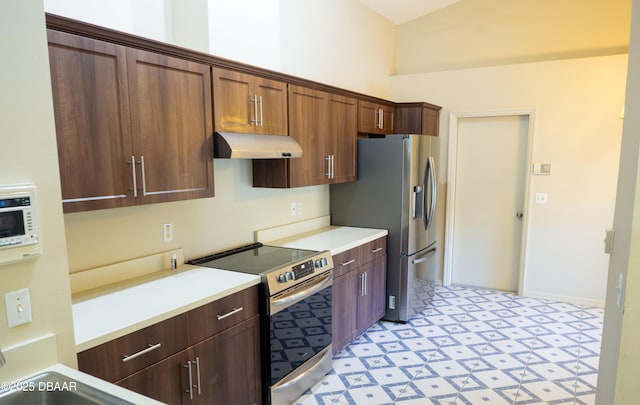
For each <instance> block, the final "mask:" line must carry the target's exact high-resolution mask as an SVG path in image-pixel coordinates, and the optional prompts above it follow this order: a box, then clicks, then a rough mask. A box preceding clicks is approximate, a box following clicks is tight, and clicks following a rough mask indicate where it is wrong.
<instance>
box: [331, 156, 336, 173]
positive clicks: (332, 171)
mask: <svg viewBox="0 0 640 405" xmlns="http://www.w3.org/2000/svg"><path fill="white" fill-rule="evenodd" d="M330 156H331V178H334V177H335V172H334V170H333V168H334V166H333V155H330Z"/></svg>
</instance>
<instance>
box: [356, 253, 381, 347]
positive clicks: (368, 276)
mask: <svg viewBox="0 0 640 405" xmlns="http://www.w3.org/2000/svg"><path fill="white" fill-rule="evenodd" d="M363 267H365V268H364V269H361V270H360V271H359V272H358V273H359V274H358V287H359V288H358V295H357V298H358V305H357V308H358V314H357V316H356V335H359V334H361V333H362V332H364V331H365V330H367V328H369V326H371V325H372V324H374V323H375V322H377V321H379V320H380V318H382V317H383V316H384V303H385V301H384V297H385V288H386V284H387V271H386V270H387V260H386V257H380V258H378V259H376V260H374V261H373V262H371V263H368V264H367V265H365V266H363Z"/></svg>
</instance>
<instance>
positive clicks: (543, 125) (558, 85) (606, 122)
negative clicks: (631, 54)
mask: <svg viewBox="0 0 640 405" xmlns="http://www.w3.org/2000/svg"><path fill="white" fill-rule="evenodd" d="M626 63H627V57H626V55H618V56H603V57H595V58H582V59H571V60H561V61H551V62H539V63H528V64H518V65H506V66H495V67H487V68H477V69H462V70H452V71H443V72H433V73H424V74H415V75H402V76H394V77H393V78H391V81H390V84H391V97H392V98H393V99H396V100H427V101H429V102H432V103H434V104H437V105H441V106H444V109H443V115H442V117H443V118H444V119H443V120H442V123H441V130H440V135H441V136H442V137H443V141H444V144H445V145H446V143H447V141H448V129H449V128H448V112H450V111H451V112H455V113H472V112H494V111H501V110H507V111H508V110H513V109H534V110H535V122H534V139H535V142H534V144H533V161H534V162H545V163H551V164H552V175H551V176H548V177H543V176H532V177H531V181H530V189H529V196H530V199H533V198H534V196H535V193H536V192H546V193H548V195H549V203H548V205H535V204H533V201H529V204H530V211H529V212H528V213H526V215H528V220H529V234H528V246H527V256H526V263H525V270H526V273H527V277H526V290H525V294H526V295H530V296H538V297H543V298H552V299H558V300H563V301H571V302H578V303H584V304H591V305H602V304H603V303H604V297H605V286H606V276H607V266H608V256H607V255H605V254H604V253H603V238H604V230H605V229H606V228H609V227H611V224H612V218H613V209H614V198H613V195H614V193H615V183H616V178H617V169H618V156H619V152H620V137H621V131H622V120H621V119H620V118H619V113H620V109H621V107H622V105H623V103H624V83H625V75H626ZM445 153H446V151H445ZM489 158H493V159H499V156H490V157H489Z"/></svg>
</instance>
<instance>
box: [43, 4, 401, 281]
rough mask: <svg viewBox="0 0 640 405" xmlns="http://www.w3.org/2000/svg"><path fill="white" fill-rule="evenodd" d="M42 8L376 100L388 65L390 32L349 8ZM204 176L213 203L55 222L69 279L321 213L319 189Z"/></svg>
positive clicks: (219, 167) (236, 170)
mask: <svg viewBox="0 0 640 405" xmlns="http://www.w3.org/2000/svg"><path fill="white" fill-rule="evenodd" d="M45 8H46V10H47V11H48V12H51V13H54V14H59V15H63V16H67V17H70V18H75V19H79V20H84V21H87V22H90V23H94V24H99V25H103V26H106V27H110V28H114V29H118V30H121V31H125V32H129V33H132V34H136V35H141V36H145V37H149V38H153V39H156V40H160V41H165V42H171V43H176V44H177V45H180V46H185V47H189V48H193V49H198V50H201V51H206V49H203V48H206V47H207V46H208V47H209V49H210V52H211V53H213V54H215V55H216V56H220V57H223V58H228V59H233V60H237V61H240V62H243V63H248V64H251V65H255V66H260V67H264V68H267V69H271V70H278V71H282V72H285V73H289V74H293V75H296V76H300V77H304V78H306V79H311V80H315V81H319V82H323V83H327V84H332V85H337V86H341V87H345V88H348V89H351V90H355V91H359V92H362V93H367V94H371V95H374V96H380V97H384V96H386V95H387V94H388V76H389V74H390V72H391V71H392V66H393V65H394V56H393V55H395V50H394V47H395V42H394V39H395V27H394V26H393V25H392V24H391V23H389V22H388V21H386V20H385V19H383V18H382V17H380V16H378V15H377V14H375V13H373V12H371V11H370V10H369V9H368V8H366V7H364V6H363V5H362V4H361V3H360V2H359V1H357V0H307V1H304V2H299V1H294V0H280V1H278V0H268V1H265V2H255V1H244V0H243V1H222V0H188V1H185V0H174V1H171V0H164V1H150V0H145V1H142V2H141V0H116V1H114V2H104V1H98V0H46V1H45ZM142 9H144V10H145V13H142V12H141V10H142ZM198 10H200V13H199V14H198V18H195V19H191V20H190V19H189V15H194V13H197V11H198ZM203 15H204V16H208V22H206V21H205V22H203V18H202V16H203ZM328 21H329V22H330V23H328ZM203 24H208V26H207V27H204V29H205V31H207V30H208V32H209V36H208V38H203V37H202V35H203V34H202V32H203ZM381 38H386V39H385V42H384V43H381V42H380V41H381V40H380V39H381ZM207 42H208V43H207ZM338 43H339V44H340V46H336V44H338ZM375 46H380V49H383V48H384V49H383V50H382V51H380V52H372V51H371V48H372V47H375ZM356 60H357V61H356ZM307 153H313V151H307ZM214 172H215V193H216V196H215V197H214V198H208V199H200V200H191V201H180V202H172V203H164V204H155V205H146V206H140V207H131V208H119V209H113V210H102V211H94V212H85V213H76V214H66V215H64V222H65V230H66V237H67V245H68V257H69V271H70V272H71V273H73V272H77V271H80V270H84V269H88V268H93V267H97V266H102V265H105V264H110V263H115V262H119V261H124V260H129V259H132V258H137V257H140V256H145V255H149V254H154V253H158V252H161V251H165V250H169V249H174V248H183V249H184V254H185V257H186V258H193V257H196V256H199V255H202V254H206V253H210V252H212V251H215V250H220V249H224V248H227V247H231V246H236V245H239V244H243V243H247V242H251V241H252V240H253V231H254V230H256V229H262V228H268V227H272V226H277V225H282V224H286V223H291V222H296V221H301V220H305V219H310V218H314V217H318V216H324V215H328V214H329V187H328V186H315V187H304V188H298V189H291V190H281V189H259V188H253V187H252V186H251V161H250V160H225V159H215V160H214ZM292 202H296V203H298V202H301V203H302V204H303V215H301V216H296V217H292V216H291V215H290V209H289V207H290V203H292ZM164 223H171V224H173V227H174V239H173V241H172V242H168V243H165V242H164V241H163V238H162V224H164Z"/></svg>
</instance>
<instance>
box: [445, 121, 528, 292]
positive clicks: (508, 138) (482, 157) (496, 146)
mask: <svg viewBox="0 0 640 405" xmlns="http://www.w3.org/2000/svg"><path fill="white" fill-rule="evenodd" d="M528 133H529V116H528V115H506V116H491V117H467V118H460V119H459V120H458V137H457V153H456V155H457V158H456V171H455V191H454V192H455V199H454V201H455V202H454V204H453V210H454V211H453V240H452V242H453V246H452V256H451V272H452V276H451V281H452V283H453V284H458V285H467V286H475V287H484V288H492V289H498V290H506V291H517V290H518V286H519V277H520V253H521V252H520V250H521V241H522V222H523V221H522V218H523V210H524V191H525V174H526V164H527V144H528Z"/></svg>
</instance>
